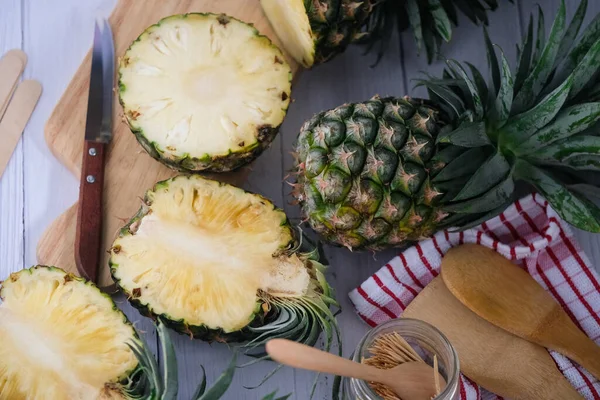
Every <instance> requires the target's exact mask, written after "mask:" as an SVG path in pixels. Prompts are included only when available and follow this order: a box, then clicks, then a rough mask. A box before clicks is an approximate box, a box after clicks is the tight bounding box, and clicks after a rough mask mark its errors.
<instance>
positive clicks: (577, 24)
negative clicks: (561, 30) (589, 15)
mask: <svg viewBox="0 0 600 400" xmlns="http://www.w3.org/2000/svg"><path fill="white" fill-rule="evenodd" d="M587 3H588V2H587V0H581V2H580V3H579V7H577V11H575V14H574V15H573V19H572V20H571V23H570V24H569V28H567V31H566V32H565V36H564V37H563V40H562V42H561V43H560V47H559V48H558V53H557V55H556V61H555V62H554V66H555V67H556V66H557V65H558V64H559V63H560V61H561V60H562V59H563V58H564V57H565V56H566V55H567V52H568V51H569V49H570V48H571V46H572V45H573V43H574V42H575V38H576V37H577V34H578V33H579V29H580V28H581V23H582V22H583V19H584V18H585V11H586V9H587Z"/></svg>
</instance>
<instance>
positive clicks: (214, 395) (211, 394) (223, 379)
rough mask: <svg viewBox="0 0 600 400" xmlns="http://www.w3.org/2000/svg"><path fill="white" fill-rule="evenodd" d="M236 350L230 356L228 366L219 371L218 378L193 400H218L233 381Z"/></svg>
mask: <svg viewBox="0 0 600 400" xmlns="http://www.w3.org/2000/svg"><path fill="white" fill-rule="evenodd" d="M237 355H238V353H237V351H234V353H233V357H231V361H230V362H229V366H228V367H227V368H226V369H225V371H223V373H221V375H220V376H219V378H218V379H217V380H216V381H215V382H214V383H213V385H212V386H211V387H210V388H209V389H208V390H207V391H205V392H204V394H202V395H201V396H200V397H198V398H195V399H193V400H218V399H220V398H221V397H222V396H223V395H224V394H225V392H227V389H229V386H230V385H231V382H232V381H233V375H234V373H235V368H236V365H235V362H236V359H237Z"/></svg>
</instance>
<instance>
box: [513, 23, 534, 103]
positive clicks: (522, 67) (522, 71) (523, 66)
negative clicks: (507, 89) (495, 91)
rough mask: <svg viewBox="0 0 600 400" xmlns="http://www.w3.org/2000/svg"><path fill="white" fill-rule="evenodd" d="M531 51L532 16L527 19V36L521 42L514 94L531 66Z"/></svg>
mask: <svg viewBox="0 0 600 400" xmlns="http://www.w3.org/2000/svg"><path fill="white" fill-rule="evenodd" d="M532 51H533V16H530V17H529V26H528V28H527V36H526V37H525V41H524V42H523V49H522V50H521V54H520V56H519V63H518V64H517V65H518V67H517V75H516V77H515V87H514V92H515V93H517V92H518V91H519V90H520V89H521V86H522V85H523V82H525V79H526V78H527V75H528V74H529V68H530V66H531V52H532Z"/></svg>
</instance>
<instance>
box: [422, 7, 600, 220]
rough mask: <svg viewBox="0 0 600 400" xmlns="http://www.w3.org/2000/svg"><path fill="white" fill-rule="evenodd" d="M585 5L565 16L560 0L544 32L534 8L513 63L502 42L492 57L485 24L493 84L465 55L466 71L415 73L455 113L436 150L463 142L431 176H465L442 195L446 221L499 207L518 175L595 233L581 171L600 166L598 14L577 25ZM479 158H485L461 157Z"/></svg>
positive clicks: (452, 66) (485, 215) (454, 67)
mask: <svg viewBox="0 0 600 400" xmlns="http://www.w3.org/2000/svg"><path fill="white" fill-rule="evenodd" d="M586 9H587V0H582V1H581V2H580V4H579V6H578V8H577V10H576V11H575V13H574V15H573V17H572V19H571V21H570V22H568V21H567V18H566V6H565V2H564V0H562V1H561V4H560V7H559V9H558V11H557V13H556V16H555V18H554V21H553V23H552V27H551V29H550V33H549V34H548V36H547V37H546V35H545V27H544V24H545V22H544V14H543V13H542V11H541V9H538V17H537V21H538V23H537V33H536V34H535V35H534V31H536V29H534V17H533V15H532V16H531V17H530V19H529V25H528V29H527V32H526V35H525V37H524V38H523V41H522V43H521V44H520V45H518V46H517V49H518V62H517V64H516V66H515V67H514V68H511V67H510V65H509V63H508V61H507V59H506V58H505V56H504V54H503V53H502V50H501V49H500V51H499V57H498V54H496V51H495V47H496V46H495V45H493V44H492V42H491V40H490V38H489V36H488V33H487V30H486V29H485V28H484V42H485V46H486V50H487V61H488V65H489V70H490V75H491V79H490V81H489V82H486V81H485V80H484V79H483V75H482V74H481V72H479V71H478V70H477V68H475V67H474V66H473V65H471V64H468V63H465V64H466V65H467V68H468V69H469V70H470V75H469V74H468V73H467V70H466V69H465V68H464V67H463V66H462V65H461V64H460V63H458V62H456V61H454V60H448V61H447V66H448V67H447V68H446V69H445V70H444V72H443V75H442V77H441V78H438V79H436V78H429V79H419V80H418V85H422V86H425V87H426V89H427V91H428V94H429V97H430V98H431V99H432V100H433V101H435V102H437V103H438V104H439V105H440V107H441V108H442V109H443V110H444V111H445V112H446V114H447V115H448V116H449V117H450V119H451V120H453V121H454V124H453V125H454V129H450V130H447V131H444V132H442V133H440V135H439V136H438V137H437V145H438V146H439V147H440V148H441V151H446V152H451V149H452V148H454V147H459V148H463V149H465V151H464V152H463V153H462V154H461V155H460V156H459V157H456V158H455V159H454V160H451V161H450V162H449V163H448V164H447V165H446V166H445V167H444V168H442V169H441V170H440V171H439V172H437V174H436V175H435V176H434V178H433V181H434V182H438V183H440V182H452V181H453V180H456V181H459V180H463V178H464V177H465V176H469V178H468V179H467V181H466V183H465V184H464V185H461V187H462V189H461V190H460V192H459V193H457V194H455V195H454V196H453V197H452V198H445V199H444V203H445V204H443V208H444V209H445V210H446V211H448V212H451V213H456V215H453V216H452V217H449V218H448V219H446V220H445V221H444V226H443V227H449V226H450V225H453V226H458V225H460V226H461V229H465V228H467V227H471V226H473V225H476V224H477V223H480V222H481V221H484V220H486V219H489V218H492V217H494V216H496V215H498V214H499V213H500V212H502V211H503V210H504V208H505V207H506V206H507V205H508V204H510V203H511V202H512V201H513V196H514V188H515V182H516V181H524V182H527V183H529V184H530V185H532V186H533V187H534V188H535V189H536V190H537V191H539V192H540V193H541V194H542V195H543V196H544V197H546V199H547V200H548V201H549V203H550V204H551V205H552V206H553V208H554V209H555V210H556V211H557V212H558V213H559V214H560V215H561V217H562V218H563V219H565V220H566V221H567V222H569V223H570V224H572V225H574V226H576V227H578V228H580V229H583V230H586V231H591V232H600V218H599V216H600V209H598V208H597V207H596V206H595V205H594V204H593V203H592V201H591V200H590V199H589V195H588V194H587V193H589V192H590V191H591V190H592V189H595V186H596V185H593V184H590V183H589V182H587V181H584V180H583V179H584V178H583V177H582V176H581V173H580V172H581V171H588V172H589V171H592V173H594V172H598V171H600V137H598V135H597V132H598V122H599V121H600V102H599V100H600V68H599V65H600V14H599V15H597V16H596V17H595V18H594V19H593V20H592V22H591V23H590V24H589V25H588V26H587V27H586V28H585V29H584V30H583V31H582V32H581V33H580V31H581V25H582V21H583V18H584V16H585V13H586ZM446 148H448V149H450V150H446ZM477 156H479V157H481V156H484V157H485V160H484V161H483V162H482V163H473V162H471V163H470V164H471V167H469V166H466V165H465V161H466V160H468V159H469V158H471V157H477ZM461 160H462V161H461ZM475 164H476V165H475ZM469 174H470V175H469ZM582 187H583V188H587V189H586V190H581V188H582ZM574 188H578V190H575V189H574Z"/></svg>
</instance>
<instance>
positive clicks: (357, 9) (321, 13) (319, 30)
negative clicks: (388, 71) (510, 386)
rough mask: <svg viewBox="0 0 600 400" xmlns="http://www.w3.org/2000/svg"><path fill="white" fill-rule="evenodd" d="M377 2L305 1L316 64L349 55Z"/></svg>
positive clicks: (373, 0)
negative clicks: (349, 47)
mask: <svg viewBox="0 0 600 400" xmlns="http://www.w3.org/2000/svg"><path fill="white" fill-rule="evenodd" d="M375 3H376V1H375V0H364V1H357V0H304V7H305V9H306V13H307V15H308V20H309V23H310V27H311V30H312V33H313V39H314V44H315V57H314V58H315V60H314V64H322V63H325V62H327V61H329V60H331V59H332V58H334V57H335V56H337V55H339V54H341V53H343V52H344V51H346V49H347V47H348V46H349V45H350V44H351V43H352V42H353V41H354V40H355V39H356V38H357V36H359V35H360V30H361V29H362V27H363V25H364V23H365V22H366V20H367V19H368V17H369V16H370V15H371V12H372V11H373V7H374V4H375Z"/></svg>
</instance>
